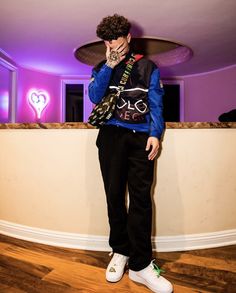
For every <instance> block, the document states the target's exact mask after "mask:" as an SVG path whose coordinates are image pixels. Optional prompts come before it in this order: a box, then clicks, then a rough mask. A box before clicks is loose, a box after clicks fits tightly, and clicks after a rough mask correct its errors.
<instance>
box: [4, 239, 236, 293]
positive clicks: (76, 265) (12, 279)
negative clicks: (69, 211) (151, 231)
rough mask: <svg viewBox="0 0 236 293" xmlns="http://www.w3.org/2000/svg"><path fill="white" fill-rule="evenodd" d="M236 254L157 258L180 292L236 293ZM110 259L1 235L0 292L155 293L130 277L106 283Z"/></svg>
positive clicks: (221, 251)
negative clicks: (151, 292)
mask: <svg viewBox="0 0 236 293" xmlns="http://www.w3.org/2000/svg"><path fill="white" fill-rule="evenodd" d="M1 240H2V241H1ZM235 252H236V245H235V246H231V247H221V248H215V249H205V250H195V251H187V252H168V253H165V252H163V253H157V263H158V265H159V266H162V267H163V268H164V269H166V273H164V274H163V276H164V277H166V278H167V279H169V280H170V281H171V282H172V283H173V284H174V289H175V293H216V292H217V293H236V272H235V267H236V258H235ZM109 260H110V257H109V256H108V253H107V252H95V251H84V250H77V249H69V248H60V247H53V246H49V245H43V244H38V243H32V242H29V241H24V240H19V239H14V238H11V237H8V236H3V237H2V236H1V235H0V284H1V286H2V287H1V286H0V292H1V293H2V292H8V293H29V292H30V293H54V292H55V293H62V292H63V293H78V292H80V293H81V292H82V293H83V292H84V293H90V292H101V293H106V292H107V293H108V292H117V293H118V292H122V293H128V292H135V293H141V292H142V293H144V292H147V293H148V292H149V293H150V290H148V289H147V288H146V287H145V286H143V285H140V284H135V283H134V282H132V281H131V280H129V278H128V275H127V273H126V274H125V275H124V277H123V278H122V280H121V281H120V282H118V283H115V284H113V283H109V282H107V281H106V280H105V268H106V266H107V264H108V262H109ZM3 290H5V291H3ZM7 290H8V291H7ZM14 290H15V291H14Z"/></svg>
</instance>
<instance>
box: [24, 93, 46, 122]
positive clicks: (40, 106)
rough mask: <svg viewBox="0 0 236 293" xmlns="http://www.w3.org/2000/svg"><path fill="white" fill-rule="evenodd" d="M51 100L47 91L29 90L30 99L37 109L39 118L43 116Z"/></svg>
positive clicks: (35, 109)
mask: <svg viewBox="0 0 236 293" xmlns="http://www.w3.org/2000/svg"><path fill="white" fill-rule="evenodd" d="M49 100H50V98H49V94H48V93H47V92H46V91H41V90H40V91H38V90H35V89H32V90H30V91H29V92H28V101H29V103H30V106H31V107H32V108H33V110H34V111H35V113H36V117H37V119H40V118H41V115H42V112H43V110H44V109H45V108H46V107H47V105H48V103H49Z"/></svg>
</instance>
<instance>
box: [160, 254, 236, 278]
mask: <svg viewBox="0 0 236 293" xmlns="http://www.w3.org/2000/svg"><path fill="white" fill-rule="evenodd" d="M174 256H175V257H174ZM173 257H174V261H175V263H182V264H191V265H196V266H203V267H206V268H212V269H216V270H223V271H224V270H225V271H231V272H234V273H236V261H234V260H228V259H227V260H225V259H217V258H211V257H205V256H197V255H191V254H188V253H181V254H179V253H171V254H168V253H162V255H161V258H162V260H165V261H166V260H167V261H173Z"/></svg>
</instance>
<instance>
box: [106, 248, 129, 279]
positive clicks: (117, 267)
mask: <svg viewBox="0 0 236 293" xmlns="http://www.w3.org/2000/svg"><path fill="white" fill-rule="evenodd" d="M128 259H129V258H128V256H125V255H122V254H119V253H114V254H113V257H112V259H111V261H110V263H109V265H108V267H107V270H106V279H107V281H108V282H118V281H120V279H121V278H122V277H123V274H124V270H125V266H126V264H127V261H128Z"/></svg>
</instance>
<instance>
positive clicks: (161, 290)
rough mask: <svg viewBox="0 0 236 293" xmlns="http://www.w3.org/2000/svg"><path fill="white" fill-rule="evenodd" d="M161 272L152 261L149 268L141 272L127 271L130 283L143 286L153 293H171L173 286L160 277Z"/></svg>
mask: <svg viewBox="0 0 236 293" xmlns="http://www.w3.org/2000/svg"><path fill="white" fill-rule="evenodd" d="M161 271H162V270H161V269H159V268H158V266H157V265H155V264H154V261H152V262H151V263H150V265H149V266H147V267H146V268H145V269H143V270H141V271H137V272H136V271H132V270H129V278H130V279H131V280H132V281H135V282H138V283H141V284H144V285H145V286H147V287H148V288H149V289H151V290H152V291H153V292H155V293H172V292H173V286H172V284H171V283H170V282H169V281H168V280H166V279H165V278H164V277H162V276H160V273H161Z"/></svg>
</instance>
